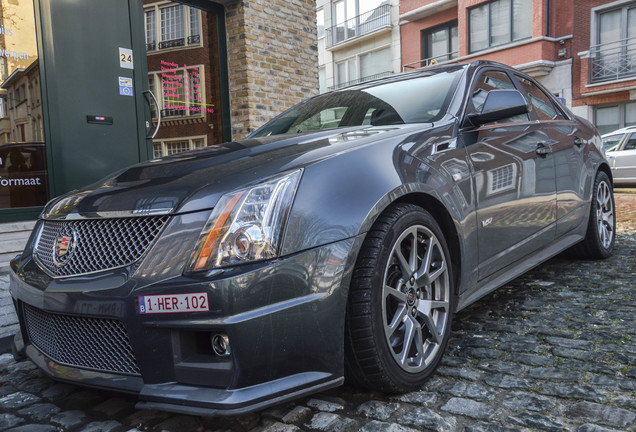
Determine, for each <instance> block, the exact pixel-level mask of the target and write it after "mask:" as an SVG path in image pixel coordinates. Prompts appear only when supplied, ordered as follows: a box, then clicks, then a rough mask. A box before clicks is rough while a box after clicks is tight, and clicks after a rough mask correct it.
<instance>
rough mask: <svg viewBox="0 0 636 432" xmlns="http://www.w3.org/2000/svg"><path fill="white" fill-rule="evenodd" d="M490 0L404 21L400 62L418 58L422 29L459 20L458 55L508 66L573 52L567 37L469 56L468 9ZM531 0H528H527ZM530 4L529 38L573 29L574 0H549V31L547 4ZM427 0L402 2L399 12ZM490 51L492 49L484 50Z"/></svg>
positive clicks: (467, 1) (463, 1) (465, 0)
mask: <svg viewBox="0 0 636 432" xmlns="http://www.w3.org/2000/svg"><path fill="white" fill-rule="evenodd" d="M488 1H490V0H459V1H458V4H457V7H456V8H452V9H448V10H445V11H442V12H440V13H437V14H434V15H431V16H428V17H425V18H422V19H420V20H418V21H414V22H410V23H405V24H403V25H402V27H401V36H402V64H407V63H410V62H414V61H417V60H419V59H420V57H421V55H422V43H421V32H422V30H425V29H430V28H432V27H435V26H436V25H439V24H442V23H445V22H449V21H452V20H457V21H458V30H459V31H458V43H459V57H464V56H470V60H473V59H488V60H494V61H499V62H502V63H506V64H510V65H519V64H524V63H530V62H534V61H537V60H547V61H558V60H563V57H559V56H558V51H559V49H561V48H566V52H567V54H566V57H567V58H569V57H570V56H571V54H572V52H573V51H572V46H571V42H570V40H569V39H567V40H566V41H565V43H564V44H563V45H562V44H560V43H559V42H549V41H536V42H532V43H530V44H527V45H523V46H519V47H513V48H508V47H506V46H502V47H501V48H502V49H501V50H499V51H495V52H488V53H487V54H484V55H479V53H477V56H472V55H471V53H469V52H468V12H469V9H470V8H472V7H474V6H477V5H480V4H484V3H487V2H488ZM528 1H530V0H528ZM531 1H532V2H533V3H532V17H531V18H530V19H532V23H533V26H532V37H533V38H541V37H543V36H546V35H549V36H550V37H552V38H559V37H562V36H569V35H571V34H572V30H573V9H574V5H573V1H571V0H552V1H551V9H552V14H551V19H550V23H549V24H550V31H549V32H548V21H547V7H548V4H547V3H548V2H547V1H546V0H531ZM429 3H430V2H429V1H427V0H420V1H419V2H418V1H416V0H409V1H408V2H405V4H400V11H401V13H405V12H407V11H409V10H412V9H416V6H417V5H418V4H419V6H423V5H426V4H429ZM485 51H491V50H485Z"/></svg>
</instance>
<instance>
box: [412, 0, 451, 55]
mask: <svg viewBox="0 0 636 432" xmlns="http://www.w3.org/2000/svg"><path fill="white" fill-rule="evenodd" d="M400 11H402V4H401V3H400ZM402 13H404V12H402ZM454 20H457V8H452V9H447V10H445V11H443V12H440V13H436V14H435V15H431V16H428V17H425V18H422V19H420V20H417V21H414V22H410V23H408V24H404V25H402V26H401V27H400V37H401V38H402V42H403V43H402V44H401V46H402V64H403V65H405V64H409V63H412V62H416V61H418V60H422V58H423V57H422V36H421V35H422V30H425V29H430V28H432V27H435V26H438V25H440V24H444V23H447V22H450V21H454Z"/></svg>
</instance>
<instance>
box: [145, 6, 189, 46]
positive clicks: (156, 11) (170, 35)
mask: <svg viewBox="0 0 636 432" xmlns="http://www.w3.org/2000/svg"><path fill="white" fill-rule="evenodd" d="M144 12H145V15H146V50H147V51H155V50H164V49H169V48H175V47H184V46H190V45H200V43H201V12H200V10H199V9H197V8H194V7H189V6H185V5H182V4H175V3H169V4H166V5H155V6H152V7H149V8H146V9H145V11H144Z"/></svg>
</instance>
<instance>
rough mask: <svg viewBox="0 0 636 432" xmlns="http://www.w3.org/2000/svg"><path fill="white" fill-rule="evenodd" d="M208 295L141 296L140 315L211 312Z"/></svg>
mask: <svg viewBox="0 0 636 432" xmlns="http://www.w3.org/2000/svg"><path fill="white" fill-rule="evenodd" d="M209 310H210V306H209V304H208V293H204V292H202V293H191V294H165V295H149V296H139V313H141V314H154V313H179V312H203V311H209Z"/></svg>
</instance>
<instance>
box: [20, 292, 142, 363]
mask: <svg viewBox="0 0 636 432" xmlns="http://www.w3.org/2000/svg"><path fill="white" fill-rule="evenodd" d="M23 311H24V318H25V322H26V330H27V334H28V336H29V340H30V341H31V342H32V343H33V345H35V346H36V347H37V348H38V349H39V350H40V351H42V353H43V354H45V355H46V356H48V357H50V358H51V359H53V360H55V361H56V362H58V363H62V364H64V365H67V366H76V367H80V368H87V369H94V370H98V371H101V372H110V373H120V374H129V375H140V371H139V366H137V360H136V359H135V355H134V354H133V351H132V347H131V346H130V339H128V334H127V333H126V329H125V328H124V325H123V324H122V322H121V321H117V320H113V319H104V318H87V317H78V316H72V315H62V314H53V313H49V312H44V311H42V310H40V309H36V308H34V307H32V306H29V305H27V304H24V305H23Z"/></svg>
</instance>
